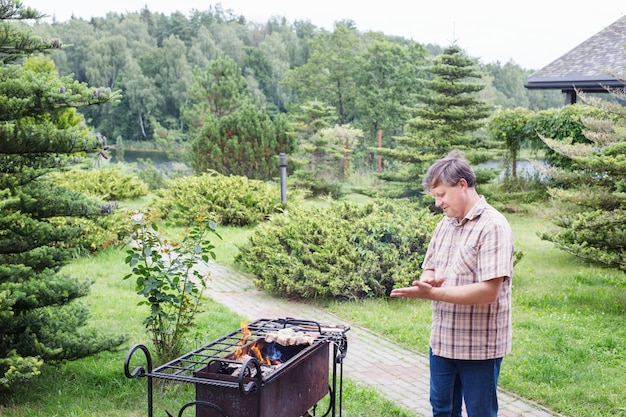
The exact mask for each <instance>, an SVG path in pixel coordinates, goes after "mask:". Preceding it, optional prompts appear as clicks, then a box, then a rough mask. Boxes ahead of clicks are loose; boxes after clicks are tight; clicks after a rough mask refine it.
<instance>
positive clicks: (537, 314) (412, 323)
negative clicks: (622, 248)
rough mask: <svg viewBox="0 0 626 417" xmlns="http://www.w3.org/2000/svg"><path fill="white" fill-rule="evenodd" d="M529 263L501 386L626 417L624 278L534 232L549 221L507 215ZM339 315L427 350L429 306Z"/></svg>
mask: <svg viewBox="0 0 626 417" xmlns="http://www.w3.org/2000/svg"><path fill="white" fill-rule="evenodd" d="M508 218H509V221H510V223H511V226H512V228H513V231H514V236H515V241H516V250H520V251H522V252H524V258H523V259H522V260H521V261H520V262H519V263H518V264H517V265H516V268H515V271H514V278H513V305H514V310H513V327H514V333H513V351H512V353H511V354H510V355H509V356H508V357H507V358H505V360H504V362H503V365H502V374H501V380H500V381H501V386H502V387H504V388H505V389H507V390H509V391H510V392H513V393H515V394H518V395H520V396H522V397H525V398H528V399H532V400H535V401H537V402H539V403H541V404H544V405H546V406H547V407H549V408H551V409H553V410H555V411H558V412H561V413H563V414H565V415H567V416H571V417H590V416H604V417H609V416H612V417H614V416H626V403H625V402H624V398H625V397H624V395H625V394H624V393H625V392H626V391H625V390H626V378H625V377H624V375H626V326H625V325H624V324H625V321H624V316H625V313H626V275H625V274H624V273H623V272H620V271H617V270H615V269H609V268H604V267H602V266H598V265H589V264H588V263H586V262H583V261H581V260H579V259H578V258H575V257H573V256H571V255H569V254H567V253H565V252H563V251H561V250H558V249H556V248H555V247H554V245H553V244H552V243H550V242H546V241H542V240H541V239H539V237H538V236H537V235H536V232H537V231H539V230H546V228H548V227H550V222H549V220H547V219H545V218H538V217H527V216H519V215H509V216H508ZM329 308H330V309H331V311H332V312H334V313H335V314H337V315H339V316H341V317H344V318H347V319H349V320H351V321H353V322H355V323H359V324H361V325H363V326H366V327H368V328H371V329H372V330H374V331H375V332H378V333H381V334H384V335H385V336H387V337H388V338H391V339H393V340H396V341H398V342H399V343H401V344H403V345H405V346H407V347H412V348H414V349H416V350H418V351H420V352H422V353H427V351H428V335H429V332H430V303H429V302H426V301H421V300H395V299H393V300H391V299H390V300H374V301H366V302H363V303H360V304H346V303H333V304H331V305H330V307H329Z"/></svg>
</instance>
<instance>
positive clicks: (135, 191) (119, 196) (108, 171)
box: [53, 167, 148, 201]
mask: <svg viewBox="0 0 626 417" xmlns="http://www.w3.org/2000/svg"><path fill="white" fill-rule="evenodd" d="M53 180H54V183H55V184H57V185H59V186H61V187H65V188H68V189H70V190H76V191H80V192H82V193H85V194H88V195H90V196H93V197H98V198H101V199H102V200H104V201H119V200H127V199H133V198H138V197H143V196H145V195H147V194H148V186H147V185H146V184H145V183H144V182H143V181H142V180H141V179H139V177H137V176H136V175H132V174H128V173H125V172H122V171H121V170H120V169H118V168H116V167H106V168H101V169H90V170H84V169H73V170H70V171H64V172H59V173H55V174H53Z"/></svg>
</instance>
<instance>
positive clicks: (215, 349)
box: [124, 318, 349, 417]
mask: <svg viewBox="0 0 626 417" xmlns="http://www.w3.org/2000/svg"><path fill="white" fill-rule="evenodd" d="M281 329H282V330H283V331H285V330H288V331H290V332H293V334H296V335H302V336H307V337H309V339H308V343H299V344H291V345H286V346H283V344H284V343H282V344H281V343H277V342H274V341H272V342H267V341H266V340H265V337H266V336H267V335H268V334H276V333H277V332H278V331H281ZM348 330H349V327H347V326H339V325H329V324H321V323H318V322H315V321H310V320H300V319H293V318H284V319H259V320H256V321H254V322H252V323H249V324H247V325H245V326H242V327H241V328H239V329H237V330H234V331H232V332H231V333H229V334H227V335H225V336H223V337H221V338H219V339H217V340H215V341H213V342H211V343H208V344H206V345H204V346H202V347H200V348H198V349H196V350H194V351H191V352H189V353H187V354H185V355H183V356H181V357H179V358H177V359H174V360H173V361H171V362H168V363H166V364H164V365H162V366H159V367H157V368H154V369H152V359H151V355H150V352H149V351H148V349H147V348H146V346H144V345H141V344H138V345H135V346H133V347H132V348H131V349H130V350H129V352H128V354H127V355H126V360H125V362H124V373H125V375H126V377H127V378H135V377H146V378H147V381H148V417H152V416H153V412H154V411H153V382H154V380H155V379H156V380H159V379H160V380H168V381H175V382H182V383H190V384H194V385H195V394H196V398H195V401H190V402H187V403H185V404H184V405H183V406H182V407H181V409H180V411H179V413H178V415H179V416H182V415H183V413H184V412H185V410H187V409H189V408H195V412H196V417H254V416H256V417H309V416H311V417H313V416H322V417H324V416H329V415H330V416H332V417H335V416H337V415H338V416H341V413H342V391H343V359H344V358H345V356H346V354H347V349H348V341H347V338H346V332H347V331H348ZM253 347H256V348H257V349H258V350H259V351H261V352H263V353H264V355H263V356H264V357H271V358H272V359H273V360H274V364H267V363H264V361H263V360H262V359H260V358H259V357H258V355H257V354H254V353H253V352H252V348H253ZM138 351H141V352H143V353H144V355H145V360H146V367H143V366H138V367H136V368H135V369H134V370H133V371H132V372H131V370H130V369H131V365H130V362H131V359H132V357H133V356H134V354H135V352H138ZM331 351H332V357H331V356H330V354H331ZM242 352H243V353H244V356H243V358H238V357H237V356H238V355H239V354H241V353H242ZM255 355H256V356H255ZM331 370H332V373H331ZM325 398H327V400H328V401H325V402H324V404H326V405H325V406H323V407H322V406H318V404H319V403H320V401H321V400H322V399H325ZM166 412H167V414H168V415H169V416H171V415H172V414H170V413H169V411H166ZM318 413H319V414H318Z"/></svg>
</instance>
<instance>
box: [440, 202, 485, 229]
mask: <svg viewBox="0 0 626 417" xmlns="http://www.w3.org/2000/svg"><path fill="white" fill-rule="evenodd" d="M485 207H487V201H486V200H485V197H484V196H482V195H481V196H480V199H479V200H478V201H477V202H476V204H474V205H473V206H472V208H471V209H470V211H468V212H467V214H466V215H465V217H463V218H462V219H459V218H458V217H448V221H449V222H450V224H451V225H452V226H457V227H458V226H463V225H464V224H465V223H467V222H468V221H471V220H474V219H476V218H477V217H479V216H480V215H481V214H483V211H485Z"/></svg>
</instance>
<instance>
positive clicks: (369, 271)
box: [235, 199, 441, 299]
mask: <svg viewBox="0 0 626 417" xmlns="http://www.w3.org/2000/svg"><path fill="white" fill-rule="evenodd" d="M440 218H441V217H440V216H438V215H433V214H432V213H431V212H430V211H428V210H427V209H424V208H421V207H420V206H418V205H416V204H414V203H410V202H408V201H405V200H382V199H381V200H373V201H371V202H368V203H366V204H363V205H357V204H355V203H347V202H343V203H338V202H333V203H331V205H330V207H324V208H311V209H293V210H291V209H290V211H289V213H288V214H283V215H277V216H275V217H273V218H272V220H271V221H270V222H267V223H265V224H262V225H260V226H259V227H258V228H257V230H256V231H255V232H254V234H252V235H251V236H250V237H249V239H248V241H247V242H246V243H245V244H244V245H242V246H241V247H240V248H239V249H240V251H239V253H238V254H237V255H236V257H235V261H236V262H237V263H239V264H240V265H242V266H243V267H244V268H246V269H248V270H250V271H251V272H252V273H254V275H255V276H256V277H257V280H256V282H255V284H256V285H257V286H259V287H261V288H263V289H265V290H267V291H269V292H272V293H275V294H279V295H282V296H287V297H299V298H305V299H306V298H337V299H361V298H367V297H376V296H383V295H388V294H389V293H390V292H391V290H392V289H393V288H394V287H395V286H397V285H400V286H405V285H409V284H410V283H411V282H412V281H413V280H414V279H416V278H418V277H419V275H420V273H421V263H422V260H423V259H424V255H425V253H426V248H427V246H428V241H429V239H430V236H431V235H432V232H433V231H434V228H435V226H436V223H437V221H438V220H439V219H440Z"/></svg>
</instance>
